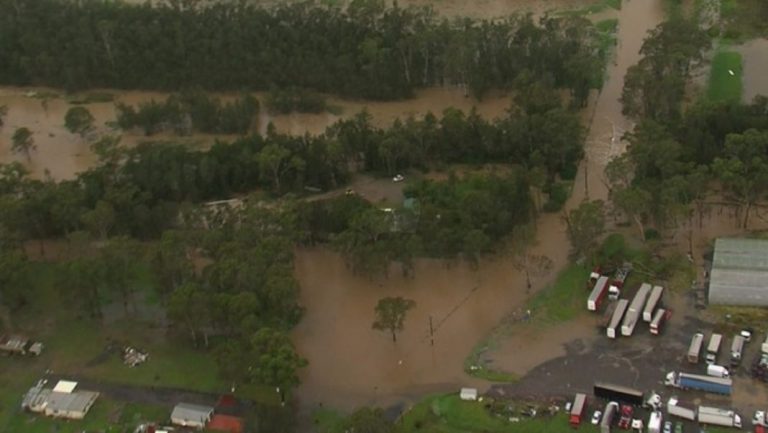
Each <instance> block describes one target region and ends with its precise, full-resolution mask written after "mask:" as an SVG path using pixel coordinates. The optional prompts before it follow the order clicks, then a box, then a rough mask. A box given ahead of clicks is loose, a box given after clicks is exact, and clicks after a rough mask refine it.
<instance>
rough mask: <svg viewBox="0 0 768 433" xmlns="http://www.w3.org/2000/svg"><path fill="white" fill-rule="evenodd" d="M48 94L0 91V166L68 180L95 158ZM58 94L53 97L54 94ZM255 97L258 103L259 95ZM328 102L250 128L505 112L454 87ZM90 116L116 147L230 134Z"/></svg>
mask: <svg viewBox="0 0 768 433" xmlns="http://www.w3.org/2000/svg"><path fill="white" fill-rule="evenodd" d="M43 92H50V90H48V89H31V88H15V87H4V88H0V106H2V105H5V106H7V107H8V114H7V116H6V117H5V125H4V126H3V127H2V128H0V162H3V163H6V162H10V161H19V162H21V163H23V164H25V165H26V166H27V168H28V169H29V170H30V172H31V173H32V175H33V176H35V177H38V178H41V177H43V176H44V174H45V173H46V171H47V172H48V173H49V174H50V176H51V177H52V178H53V179H56V180H64V179H72V178H74V177H75V176H76V175H77V173H79V172H82V171H84V170H86V169H88V168H89V167H91V166H93V165H94V164H96V162H97V161H96V158H95V157H94V155H93V154H92V152H91V151H90V144H89V142H88V141H87V140H84V139H83V138H81V137H80V136H79V135H76V134H71V133H70V132H69V131H67V130H66V128H65V127H64V116H65V114H66V112H67V110H69V108H71V107H72V106H73V105H71V104H70V103H69V102H68V100H67V98H66V96H64V95H62V96H60V97H57V98H51V99H48V100H45V101H44V100H43V99H41V98H39V97H34V96H33V95H35V94H37V95H40V94H42V93H43ZM108 92H109V93H111V94H113V95H114V96H115V102H117V101H119V102H123V103H126V104H129V105H138V104H139V103H141V102H146V101H150V100H153V99H154V100H156V101H162V100H165V98H166V97H167V96H168V95H167V94H163V93H155V92H137V91H132V92H119V91H108ZM57 93H59V92H57ZM218 96H220V97H222V99H225V100H226V99H231V98H233V97H234V96H235V95H231V94H225V95H218ZM256 96H257V97H258V98H259V99H260V100H262V101H263V99H264V95H263V94H261V93H258V94H256ZM329 102H330V103H331V104H332V105H335V106H337V107H339V108H340V109H341V113H340V114H338V115H335V114H331V113H322V114H301V113H293V114H288V115H278V116H272V115H270V114H269V113H268V112H267V110H266V109H262V110H261V112H260V114H259V118H258V119H257V120H256V121H255V122H254V128H255V129H256V130H258V131H259V132H260V133H262V134H263V133H266V130H267V126H268V125H269V123H270V122H271V123H273V124H274V125H275V127H276V129H277V131H278V132H281V133H288V134H294V135H303V134H305V133H310V134H320V133H322V132H323V131H325V129H326V128H327V127H328V126H330V125H332V124H333V123H334V122H336V121H338V120H339V119H341V118H347V117H351V116H354V115H355V114H357V113H359V112H360V111H362V110H364V109H365V110H367V111H368V112H369V113H370V114H371V116H372V118H373V120H372V122H373V123H374V124H376V125H377V126H380V127H386V126H388V125H390V124H391V123H392V122H393V121H394V120H395V119H396V118H398V117H399V118H403V117H406V116H409V115H414V116H418V115H423V114H425V113H426V112H428V111H431V112H433V113H435V114H436V115H439V114H440V113H442V111H443V110H445V109H446V108H449V107H456V108H460V109H462V110H464V111H466V112H469V110H471V109H472V108H473V107H474V108H476V109H477V112H478V113H479V114H480V115H481V116H484V117H486V118H495V117H500V116H502V115H503V114H504V111H505V110H506V109H507V108H509V105H510V102H511V99H510V97H509V96H506V95H503V94H495V95H494V94H491V95H489V96H487V97H486V98H484V99H483V100H482V101H478V100H477V99H474V98H469V97H466V96H464V92H463V91H462V90H461V89H458V88H433V89H425V90H421V91H419V92H417V94H416V97H415V98H414V99H410V100H404V101H392V102H380V103H373V102H365V101H348V100H342V99H338V98H333V97H331V98H329ZM85 106H86V108H88V110H89V111H90V112H91V114H92V115H93V116H94V118H95V121H94V125H96V126H97V129H96V133H95V134H94V136H96V137H98V136H103V135H106V134H121V135H122V140H121V145H123V146H135V145H136V144H138V143H140V142H143V141H163V140H168V141H173V142H176V143H182V144H186V145H188V146H191V147H194V148H206V147H208V146H210V145H211V144H213V143H214V141H215V140H216V139H223V140H232V139H234V138H236V136H233V135H211V134H192V135H190V136H184V137H179V136H176V135H173V134H171V133H161V134H155V135H153V136H151V137H146V136H144V135H143V134H142V133H141V132H140V131H138V130H134V131H116V130H112V129H111V128H109V127H108V126H106V125H105V124H106V123H107V122H113V121H114V120H115V116H116V112H115V104H114V102H102V103H91V104H87V105H85ZM20 127H26V128H29V129H30V130H31V131H32V132H33V140H34V143H35V145H36V147H37V148H36V150H33V151H32V152H31V158H30V160H29V161H28V160H27V159H26V157H25V156H23V155H18V154H13V153H12V152H11V137H12V135H13V132H14V131H15V130H16V128H20Z"/></svg>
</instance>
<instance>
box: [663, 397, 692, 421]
mask: <svg viewBox="0 0 768 433" xmlns="http://www.w3.org/2000/svg"><path fill="white" fill-rule="evenodd" d="M667 413H668V414H670V415H674V416H676V417H679V418H683V419H687V420H690V421H696V406H694V405H691V404H684V403H681V402H680V401H679V400H678V399H677V397H676V396H672V397H670V398H669V400H668V401H667Z"/></svg>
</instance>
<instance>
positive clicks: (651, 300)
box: [643, 286, 664, 323]
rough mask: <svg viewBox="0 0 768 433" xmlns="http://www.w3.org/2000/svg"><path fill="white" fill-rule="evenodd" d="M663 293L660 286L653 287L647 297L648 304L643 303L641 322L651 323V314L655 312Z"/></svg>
mask: <svg viewBox="0 0 768 433" xmlns="http://www.w3.org/2000/svg"><path fill="white" fill-rule="evenodd" d="M663 293H664V288H663V287H661V286H654V287H653V290H651V294H650V296H648V302H646V303H645V308H644V309H643V321H644V322H649V323H650V322H651V320H653V313H654V312H655V311H656V307H657V306H658V305H659V302H660V301H661V295H662V294H663Z"/></svg>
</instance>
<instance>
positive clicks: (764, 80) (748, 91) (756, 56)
mask: <svg viewBox="0 0 768 433" xmlns="http://www.w3.org/2000/svg"><path fill="white" fill-rule="evenodd" d="M734 50H735V51H737V52H739V53H741V55H742V59H743V65H742V70H743V71H744V77H743V80H744V94H743V95H742V100H743V101H744V102H751V101H752V99H754V97H755V96H757V95H767V96H768V39H754V40H751V41H749V42H747V43H746V44H744V45H740V46H737V47H734Z"/></svg>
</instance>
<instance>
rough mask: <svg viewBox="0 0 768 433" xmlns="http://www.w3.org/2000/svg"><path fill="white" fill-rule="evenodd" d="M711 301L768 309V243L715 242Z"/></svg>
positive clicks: (710, 286)
mask: <svg viewBox="0 0 768 433" xmlns="http://www.w3.org/2000/svg"><path fill="white" fill-rule="evenodd" d="M709 302H710V303H713V304H729V305H756V306H768V241H766V240H761V239H737V238H720V239H717V240H716V241H715V253H714V257H713V259H712V273H711V275H710V281H709Z"/></svg>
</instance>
